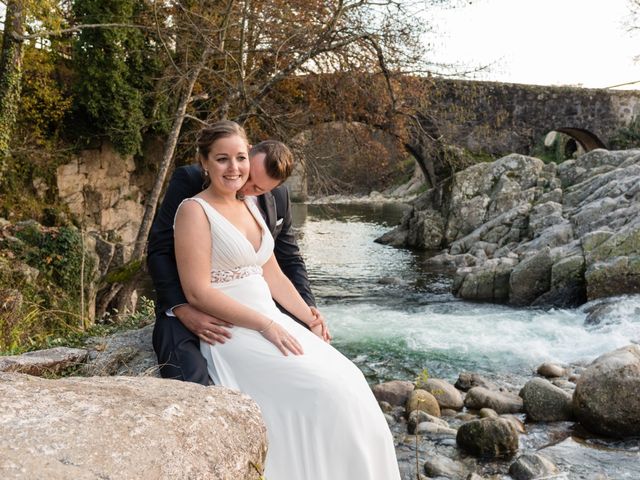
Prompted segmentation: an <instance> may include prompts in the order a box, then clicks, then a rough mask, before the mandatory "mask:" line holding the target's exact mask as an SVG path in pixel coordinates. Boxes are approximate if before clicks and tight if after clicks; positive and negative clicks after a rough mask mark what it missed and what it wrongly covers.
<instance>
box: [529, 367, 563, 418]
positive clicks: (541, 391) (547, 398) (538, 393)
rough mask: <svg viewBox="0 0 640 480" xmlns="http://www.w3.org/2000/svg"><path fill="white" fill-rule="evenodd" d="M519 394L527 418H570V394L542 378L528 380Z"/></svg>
mask: <svg viewBox="0 0 640 480" xmlns="http://www.w3.org/2000/svg"><path fill="white" fill-rule="evenodd" d="M520 396H521V397H522V401H523V403H524V410H525V412H527V416H528V418H530V419H531V420H533V421H536V422H557V421H561V420H570V419H571V417H572V411H571V395H570V394H569V393H567V392H565V391H564V390H562V389H561V388H559V387H556V386H555V385H553V384H552V383H551V382H550V381H549V380H546V379H544V378H533V379H531V380H529V381H528V382H527V383H526V385H525V386H524V387H522V390H520Z"/></svg>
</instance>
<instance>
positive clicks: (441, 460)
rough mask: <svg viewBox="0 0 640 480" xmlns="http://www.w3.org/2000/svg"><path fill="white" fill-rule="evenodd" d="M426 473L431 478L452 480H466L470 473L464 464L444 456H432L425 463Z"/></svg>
mask: <svg viewBox="0 0 640 480" xmlns="http://www.w3.org/2000/svg"><path fill="white" fill-rule="evenodd" d="M424 472H425V473H426V474H427V475H428V476H429V477H444V478H451V479H463V478H466V476H467V474H468V471H467V469H466V468H465V466H464V465H463V464H461V463H460V462H456V461H455V460H452V459H451V458H447V457H445V456H443V455H430V456H429V458H427V461H426V462H425V463H424Z"/></svg>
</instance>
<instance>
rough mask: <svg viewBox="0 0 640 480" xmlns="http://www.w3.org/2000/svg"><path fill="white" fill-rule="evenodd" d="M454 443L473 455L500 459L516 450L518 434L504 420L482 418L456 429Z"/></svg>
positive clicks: (509, 423)
mask: <svg viewBox="0 0 640 480" xmlns="http://www.w3.org/2000/svg"><path fill="white" fill-rule="evenodd" d="M456 442H457V443H458V445H459V446H460V448H462V449H463V450H465V451H467V452H469V453H471V454H473V455H476V456H480V457H490V458H494V457H501V456H505V455H509V454H512V453H514V452H516V451H517V450H518V432H517V431H516V429H515V428H514V427H513V425H512V424H511V422H509V421H507V420H505V419H504V418H483V419H481V420H472V421H471V422H467V423H465V424H463V425H462V426H461V427H460V428H459V429H458V434H457V436H456Z"/></svg>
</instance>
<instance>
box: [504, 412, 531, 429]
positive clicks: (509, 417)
mask: <svg viewBox="0 0 640 480" xmlns="http://www.w3.org/2000/svg"><path fill="white" fill-rule="evenodd" d="M500 418H504V419H505V420H506V421H507V422H510V423H511V425H513V428H515V429H516V432H518V433H527V429H526V427H525V426H524V423H522V422H521V421H520V419H519V418H518V417H517V416H516V415H511V414H509V413H506V414H504V415H500Z"/></svg>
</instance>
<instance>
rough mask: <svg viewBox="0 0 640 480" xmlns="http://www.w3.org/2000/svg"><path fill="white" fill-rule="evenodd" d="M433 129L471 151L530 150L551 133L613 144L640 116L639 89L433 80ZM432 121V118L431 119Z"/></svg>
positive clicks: (586, 144) (590, 145) (587, 144)
mask: <svg viewBox="0 0 640 480" xmlns="http://www.w3.org/2000/svg"><path fill="white" fill-rule="evenodd" d="M431 93H432V94H431V98H430V101H429V106H430V107H431V109H430V111H429V112H424V114H425V116H429V117H431V118H435V119H437V120H435V121H434V122H431V123H432V125H429V126H430V127H432V128H433V127H435V129H436V132H433V133H436V134H439V135H443V136H444V137H445V138H446V139H447V141H448V142H450V143H453V144H455V145H459V146H461V147H464V148H466V149H468V150H470V151H472V152H485V153H489V154H492V155H502V154H506V153H511V152H516V153H523V154H529V153H531V152H532V151H533V150H534V149H535V147H536V146H537V145H539V144H540V143H541V142H542V141H543V140H544V137H545V136H546V134H547V133H549V132H550V131H557V132H561V133H564V134H566V135H568V136H570V137H572V138H573V139H575V141H576V142H577V143H578V144H579V145H580V146H581V147H582V148H583V149H584V150H585V151H589V150H593V149H594V148H609V147H610V146H611V143H612V141H614V139H615V137H616V135H617V134H618V133H619V131H620V129H621V128H624V127H628V126H629V125H630V124H631V122H632V121H634V119H635V118H636V117H637V116H638V114H640V91H633V90H603V89H586V88H576V87H549V86H535V85H520V84H510V83H496V82H476V81H462V80H435V81H433V88H432V89H431ZM427 123H429V122H427Z"/></svg>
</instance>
